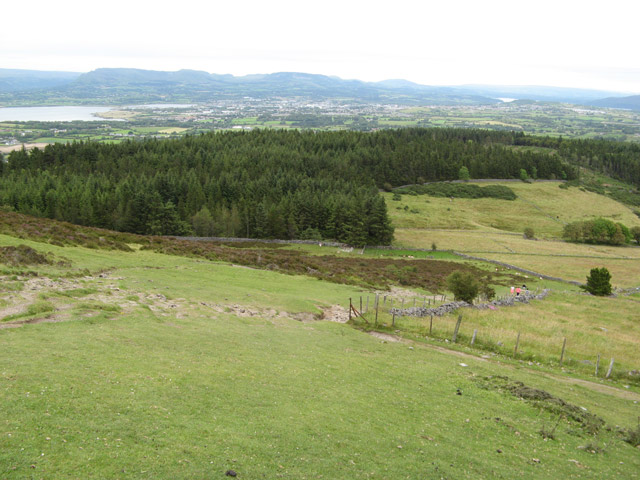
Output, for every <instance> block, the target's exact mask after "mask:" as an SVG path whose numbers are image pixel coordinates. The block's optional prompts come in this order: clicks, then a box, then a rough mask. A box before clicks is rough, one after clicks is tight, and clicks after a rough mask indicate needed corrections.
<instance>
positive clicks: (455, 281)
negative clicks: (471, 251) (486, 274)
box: [447, 270, 480, 303]
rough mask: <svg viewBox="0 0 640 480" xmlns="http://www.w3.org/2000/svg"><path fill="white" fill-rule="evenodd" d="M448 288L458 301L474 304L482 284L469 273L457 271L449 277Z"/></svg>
mask: <svg viewBox="0 0 640 480" xmlns="http://www.w3.org/2000/svg"><path fill="white" fill-rule="evenodd" d="M447 287H448V288H449V290H451V291H452V292H453V295H454V298H455V299H456V300H462V301H464V302H467V303H473V299H474V298H476V297H477V296H478V292H479V291H480V283H479V282H478V281H477V280H476V278H475V277H474V276H473V275H472V274H471V273H469V272H461V271H459V270H456V271H455V272H453V273H452V274H451V275H449V276H448V277H447Z"/></svg>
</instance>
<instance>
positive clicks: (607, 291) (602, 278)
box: [581, 267, 611, 296]
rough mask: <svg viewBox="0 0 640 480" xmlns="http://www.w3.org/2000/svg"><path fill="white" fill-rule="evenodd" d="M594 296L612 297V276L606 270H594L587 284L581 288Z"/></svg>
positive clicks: (588, 277)
mask: <svg viewBox="0 0 640 480" xmlns="http://www.w3.org/2000/svg"><path fill="white" fill-rule="evenodd" d="M581 288H582V289H584V290H586V291H587V292H589V293H590V294H592V295H598V296H606V295H611V274H610V273H609V270H607V269H606V268H604V267H602V268H592V269H591V272H590V273H589V275H588V276H587V284H586V285H583V286H582V287H581Z"/></svg>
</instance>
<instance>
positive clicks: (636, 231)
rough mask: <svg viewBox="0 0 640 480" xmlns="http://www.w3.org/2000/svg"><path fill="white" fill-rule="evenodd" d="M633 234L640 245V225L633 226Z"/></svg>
mask: <svg viewBox="0 0 640 480" xmlns="http://www.w3.org/2000/svg"><path fill="white" fill-rule="evenodd" d="M629 231H630V232H631V236H632V237H633V239H634V240H635V241H636V243H637V244H638V245H640V227H633V228H632V229H631V230H629Z"/></svg>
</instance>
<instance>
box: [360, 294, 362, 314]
mask: <svg viewBox="0 0 640 480" xmlns="http://www.w3.org/2000/svg"><path fill="white" fill-rule="evenodd" d="M360 313H362V295H360Z"/></svg>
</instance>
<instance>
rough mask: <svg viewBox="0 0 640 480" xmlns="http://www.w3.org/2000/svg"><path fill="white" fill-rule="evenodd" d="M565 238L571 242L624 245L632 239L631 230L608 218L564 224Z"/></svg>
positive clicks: (563, 233)
mask: <svg viewBox="0 0 640 480" xmlns="http://www.w3.org/2000/svg"><path fill="white" fill-rule="evenodd" d="M562 236H563V238H565V239H566V240H569V241H571V242H585V243H596V244H605V245H624V244H625V243H627V242H628V241H630V240H631V233H630V230H629V229H628V228H627V227H626V226H625V225H623V224H621V223H614V222H612V221H611V220H609V219H606V218H596V219H593V220H586V221H583V222H573V223H569V224H567V225H565V226H564V230H563V232H562Z"/></svg>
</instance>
